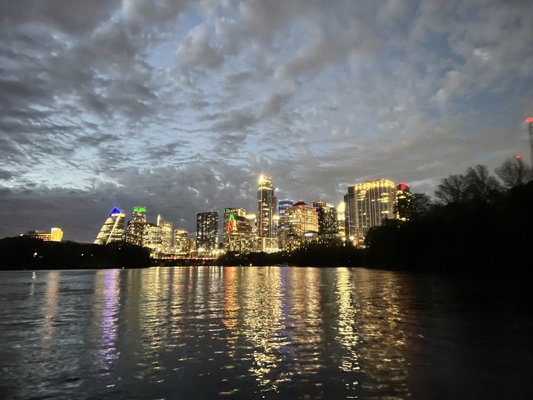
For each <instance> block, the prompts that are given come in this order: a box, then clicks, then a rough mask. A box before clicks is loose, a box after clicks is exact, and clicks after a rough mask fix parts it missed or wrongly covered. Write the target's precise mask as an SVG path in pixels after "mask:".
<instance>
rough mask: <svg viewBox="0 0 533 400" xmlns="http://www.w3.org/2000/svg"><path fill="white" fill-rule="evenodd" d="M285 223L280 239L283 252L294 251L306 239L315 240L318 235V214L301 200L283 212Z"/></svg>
mask: <svg viewBox="0 0 533 400" xmlns="http://www.w3.org/2000/svg"><path fill="white" fill-rule="evenodd" d="M285 222H286V226H287V228H286V230H285V233H284V234H283V235H282V237H281V242H282V247H283V250H287V251H291V250H294V249H296V248H298V247H300V246H301V245H302V243H303V242H304V241H305V238H306V237H313V238H314V239H316V237H317V235H318V214H317V212H316V210H315V208H314V207H312V206H309V205H307V204H306V203H305V202H304V201H302V200H300V201H298V202H296V203H295V204H294V205H293V206H292V207H289V208H287V209H286V210H285Z"/></svg>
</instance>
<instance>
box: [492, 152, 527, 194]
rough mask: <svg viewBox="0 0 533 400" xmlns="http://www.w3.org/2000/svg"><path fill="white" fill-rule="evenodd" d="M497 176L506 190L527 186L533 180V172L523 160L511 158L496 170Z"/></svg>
mask: <svg viewBox="0 0 533 400" xmlns="http://www.w3.org/2000/svg"><path fill="white" fill-rule="evenodd" d="M496 175H498V177H499V178H500V179H501V180H502V182H503V184H504V186H505V187H506V188H512V187H515V186H519V185H525V184H526V183H527V182H528V181H529V180H530V179H531V178H532V176H531V171H530V169H529V168H528V167H527V166H526V164H525V163H524V161H523V160H522V158H516V157H514V158H510V159H508V160H505V161H504V162H503V164H502V165H501V166H500V167H498V168H496Z"/></svg>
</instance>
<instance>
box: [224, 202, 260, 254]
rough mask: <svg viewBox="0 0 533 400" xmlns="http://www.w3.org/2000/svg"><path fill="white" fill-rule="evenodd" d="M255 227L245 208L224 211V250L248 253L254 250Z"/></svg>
mask: <svg viewBox="0 0 533 400" xmlns="http://www.w3.org/2000/svg"><path fill="white" fill-rule="evenodd" d="M253 245H254V236H253V225H252V221H251V220H250V219H249V218H246V210H245V209H244V208H225V209H224V250H225V251H234V252H237V253H248V252H250V251H252V250H253Z"/></svg>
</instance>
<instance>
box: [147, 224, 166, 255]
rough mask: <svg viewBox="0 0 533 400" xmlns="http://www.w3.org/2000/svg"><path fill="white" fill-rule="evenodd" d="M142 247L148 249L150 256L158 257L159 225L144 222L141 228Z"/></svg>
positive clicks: (159, 248) (159, 244)
mask: <svg viewBox="0 0 533 400" xmlns="http://www.w3.org/2000/svg"><path fill="white" fill-rule="evenodd" d="M142 243H143V244H142V245H143V247H147V248H149V249H150V255H151V256H152V257H160V256H161V253H162V252H163V251H162V247H163V246H162V244H161V227H160V226H159V225H155V224H144V228H143V242H142Z"/></svg>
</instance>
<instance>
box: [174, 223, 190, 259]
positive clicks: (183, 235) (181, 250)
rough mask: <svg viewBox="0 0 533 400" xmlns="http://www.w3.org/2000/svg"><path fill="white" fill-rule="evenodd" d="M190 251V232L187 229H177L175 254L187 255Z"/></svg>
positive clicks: (175, 232)
mask: <svg viewBox="0 0 533 400" xmlns="http://www.w3.org/2000/svg"><path fill="white" fill-rule="evenodd" d="M190 251H191V245H190V240H189V232H187V230H186V229H179V228H178V229H176V230H175V231H174V254H176V255H177V256H182V257H185V256H187V255H188V254H189V252H190Z"/></svg>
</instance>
